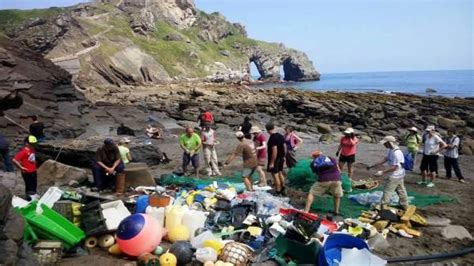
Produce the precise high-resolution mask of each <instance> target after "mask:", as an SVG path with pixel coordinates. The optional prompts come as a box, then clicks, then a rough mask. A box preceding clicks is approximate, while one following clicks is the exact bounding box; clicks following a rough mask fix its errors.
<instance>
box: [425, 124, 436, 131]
mask: <svg viewBox="0 0 474 266" xmlns="http://www.w3.org/2000/svg"><path fill="white" fill-rule="evenodd" d="M434 130H435V126H433V125H431V126H427V127H426V129H425V131H434Z"/></svg>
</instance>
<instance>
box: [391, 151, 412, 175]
mask: <svg viewBox="0 0 474 266" xmlns="http://www.w3.org/2000/svg"><path fill="white" fill-rule="evenodd" d="M396 150H400V149H398V148H397V149H394V150H393V152H395V151H396ZM403 161H404V162H403V163H401V165H402V167H403V169H405V170H408V171H413V168H414V166H415V165H414V162H415V161H414V160H413V157H412V156H411V154H410V153H409V152H408V151H407V152H403Z"/></svg>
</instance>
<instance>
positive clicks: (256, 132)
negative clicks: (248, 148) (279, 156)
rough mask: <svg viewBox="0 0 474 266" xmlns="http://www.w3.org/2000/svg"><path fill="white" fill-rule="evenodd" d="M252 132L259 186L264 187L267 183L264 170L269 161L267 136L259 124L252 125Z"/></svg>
mask: <svg viewBox="0 0 474 266" xmlns="http://www.w3.org/2000/svg"><path fill="white" fill-rule="evenodd" d="M250 134H252V135H253V144H254V146H255V151H256V152H257V161H258V166H257V170H256V171H257V172H258V174H259V175H260V182H259V183H258V186H260V187H264V186H266V185H267V176H266V174H265V171H264V170H263V167H264V166H265V163H266V161H267V138H266V137H265V135H264V134H263V133H262V130H261V129H260V128H259V127H258V126H252V128H251V129H250Z"/></svg>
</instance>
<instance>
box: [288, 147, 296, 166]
mask: <svg viewBox="0 0 474 266" xmlns="http://www.w3.org/2000/svg"><path fill="white" fill-rule="evenodd" d="M295 165H296V151H295V150H289V151H287V152H286V166H287V167H288V168H293V167H295Z"/></svg>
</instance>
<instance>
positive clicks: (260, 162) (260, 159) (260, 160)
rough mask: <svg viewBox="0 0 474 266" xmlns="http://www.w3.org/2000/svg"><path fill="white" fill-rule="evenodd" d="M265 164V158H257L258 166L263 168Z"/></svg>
mask: <svg viewBox="0 0 474 266" xmlns="http://www.w3.org/2000/svg"><path fill="white" fill-rule="evenodd" d="M266 163H267V158H265V157H264V158H258V166H265V164H266Z"/></svg>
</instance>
